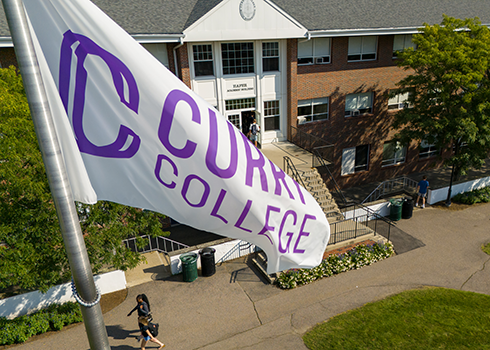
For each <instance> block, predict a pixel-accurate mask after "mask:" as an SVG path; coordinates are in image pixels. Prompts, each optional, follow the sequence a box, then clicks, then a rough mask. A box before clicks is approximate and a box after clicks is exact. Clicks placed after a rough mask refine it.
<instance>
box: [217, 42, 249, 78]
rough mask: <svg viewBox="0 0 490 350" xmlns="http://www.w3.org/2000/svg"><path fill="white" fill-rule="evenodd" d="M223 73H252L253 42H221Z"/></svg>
mask: <svg viewBox="0 0 490 350" xmlns="http://www.w3.org/2000/svg"><path fill="white" fill-rule="evenodd" d="M221 55H222V60H223V74H225V75H227V74H246V73H254V72H255V66H254V44H253V43H223V44H221Z"/></svg>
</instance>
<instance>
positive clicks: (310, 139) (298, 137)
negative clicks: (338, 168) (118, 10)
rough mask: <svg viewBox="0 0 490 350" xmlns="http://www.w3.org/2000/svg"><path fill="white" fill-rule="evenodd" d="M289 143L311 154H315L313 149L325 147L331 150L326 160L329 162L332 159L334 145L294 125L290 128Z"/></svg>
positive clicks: (326, 155)
mask: <svg viewBox="0 0 490 350" xmlns="http://www.w3.org/2000/svg"><path fill="white" fill-rule="evenodd" d="M289 141H290V142H292V143H294V144H295V145H297V146H298V147H301V148H303V149H305V150H307V151H310V152H313V149H314V148H316V147H325V149H329V152H328V154H324V156H325V159H326V160H327V161H329V162H330V161H331V159H332V155H333V154H332V151H333V145H332V144H331V143H330V142H328V141H327V140H325V139H322V138H321V137H318V136H315V135H311V134H308V133H306V132H304V131H301V130H299V129H298V128H295V127H294V126H292V125H290V126H289ZM329 147H331V148H329Z"/></svg>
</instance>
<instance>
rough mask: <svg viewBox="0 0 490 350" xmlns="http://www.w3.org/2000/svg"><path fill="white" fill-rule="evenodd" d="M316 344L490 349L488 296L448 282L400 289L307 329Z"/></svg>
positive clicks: (307, 340) (319, 346) (311, 344)
mask: <svg viewBox="0 0 490 350" xmlns="http://www.w3.org/2000/svg"><path fill="white" fill-rule="evenodd" d="M303 340H304V342H305V344H306V346H307V347H308V348H309V349H312V350H318V349H322V350H323V349H336V350H341V349H490V296H488V295H485V294H477V293H472V292H462V291H457V290H452V289H444V288H424V289H417V290H410V291H406V292H402V293H400V294H397V295H395V296H392V297H389V298H387V299H384V300H381V301H377V302H374V303H369V304H366V305H365V306H363V307H361V308H358V309H355V310H352V311H349V312H346V313H344V314H341V315H338V316H336V317H333V318H332V319H330V320H329V321H327V322H325V323H323V324H320V325H318V326H316V327H315V328H314V329H312V330H311V331H310V332H308V333H307V334H305V335H304V337H303Z"/></svg>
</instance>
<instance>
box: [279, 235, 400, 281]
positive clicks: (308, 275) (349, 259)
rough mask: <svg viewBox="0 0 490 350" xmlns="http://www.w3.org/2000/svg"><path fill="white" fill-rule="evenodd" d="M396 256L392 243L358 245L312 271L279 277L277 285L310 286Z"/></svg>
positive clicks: (292, 272)
mask: <svg viewBox="0 0 490 350" xmlns="http://www.w3.org/2000/svg"><path fill="white" fill-rule="evenodd" d="M393 254H395V251H394V250H393V246H392V245H391V244H390V243H375V244H372V245H358V246H357V247H355V248H353V249H351V250H349V251H348V252H346V253H345V254H340V255H330V256H328V257H327V258H326V259H324V260H323V261H322V262H321V264H320V265H318V266H317V267H314V268H311V269H293V270H288V271H286V272H283V273H281V274H280V275H279V277H278V279H277V280H276V283H277V284H278V285H279V287H280V288H282V289H292V288H295V287H296V286H300V285H303V284H308V283H311V282H314V281H316V280H317V279H320V278H324V277H329V276H332V275H336V274H339V273H341V272H345V271H349V270H353V269H360V268H361V267H363V266H367V265H371V264H373V263H375V262H376V261H380V260H383V259H386V258H389V257H390V256H392V255H393Z"/></svg>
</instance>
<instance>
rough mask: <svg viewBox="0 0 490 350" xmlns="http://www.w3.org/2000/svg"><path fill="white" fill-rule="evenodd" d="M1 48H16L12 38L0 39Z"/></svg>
mask: <svg viewBox="0 0 490 350" xmlns="http://www.w3.org/2000/svg"><path fill="white" fill-rule="evenodd" d="M0 47H14V43H13V42H12V38H11V37H2V38H0Z"/></svg>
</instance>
